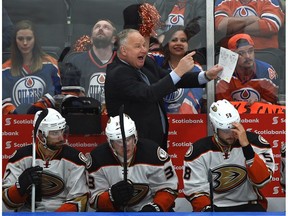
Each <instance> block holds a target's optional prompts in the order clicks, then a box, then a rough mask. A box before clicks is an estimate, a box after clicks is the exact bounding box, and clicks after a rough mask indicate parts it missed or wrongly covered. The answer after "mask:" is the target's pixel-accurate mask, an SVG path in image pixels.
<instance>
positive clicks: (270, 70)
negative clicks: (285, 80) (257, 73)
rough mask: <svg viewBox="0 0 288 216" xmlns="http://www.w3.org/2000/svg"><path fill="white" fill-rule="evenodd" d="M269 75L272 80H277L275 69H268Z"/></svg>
mask: <svg viewBox="0 0 288 216" xmlns="http://www.w3.org/2000/svg"><path fill="white" fill-rule="evenodd" d="M268 73H269V78H270V79H271V80H273V79H276V78H277V72H276V71H275V70H274V69H273V68H268Z"/></svg>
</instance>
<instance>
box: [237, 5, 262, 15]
mask: <svg viewBox="0 0 288 216" xmlns="http://www.w3.org/2000/svg"><path fill="white" fill-rule="evenodd" d="M233 16H234V17H248V16H257V13H256V11H255V10H254V9H253V8H251V7H249V6H242V7H238V8H237V9H236V10H235V12H234V14H233Z"/></svg>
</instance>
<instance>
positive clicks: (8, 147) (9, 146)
mask: <svg viewBox="0 0 288 216" xmlns="http://www.w3.org/2000/svg"><path fill="white" fill-rule="evenodd" d="M11 143H12V141H7V142H6V143H5V149H10V148H11V147H12V145H11Z"/></svg>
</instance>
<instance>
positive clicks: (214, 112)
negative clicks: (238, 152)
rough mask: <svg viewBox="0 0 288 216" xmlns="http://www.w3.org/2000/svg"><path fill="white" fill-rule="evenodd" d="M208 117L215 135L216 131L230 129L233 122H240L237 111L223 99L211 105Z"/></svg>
mask: <svg viewBox="0 0 288 216" xmlns="http://www.w3.org/2000/svg"><path fill="white" fill-rule="evenodd" d="M209 117H210V121H211V123H212V125H213V127H214V132H215V133H217V129H223V130H225V129H231V128H233V125H232V123H233V122H240V115H239V113H238V111H237V109H236V108H235V107H234V106H233V105H232V104H231V103H230V102H229V101H227V100H225V99H223V100H218V101H216V102H214V103H212V105H211V106H210V113H209Z"/></svg>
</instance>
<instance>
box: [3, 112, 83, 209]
mask: <svg viewBox="0 0 288 216" xmlns="http://www.w3.org/2000/svg"><path fill="white" fill-rule="evenodd" d="M33 125H34V135H33V136H34V139H35V141H37V142H36V143H33V145H28V146H25V147H22V148H20V149H18V150H17V151H16V152H15V153H14V154H13V156H12V157H11V158H10V159H9V161H8V164H7V166H6V170H5V175H4V179H3V184H2V190H3V193H2V199H3V202H4V203H5V205H6V206H7V208H9V209H14V210H16V211H29V210H30V208H31V202H32V203H33V201H31V185H32V184H35V185H36V191H37V192H36V197H37V200H36V201H37V204H36V207H35V211H37V212H51V211H58V212H82V211H86V208H87V200H88V194H89V188H88V185H87V182H86V171H85V170H86V169H85V165H86V163H85V162H86V160H85V159H86V157H85V156H84V155H83V154H82V153H80V152H79V151H78V150H76V149H74V148H72V147H70V146H68V145H67V140H66V138H67V137H65V136H66V135H67V132H68V131H67V126H66V121H65V119H64V118H63V117H62V116H61V114H60V113H59V112H57V111H56V110H54V109H51V108H48V109H45V110H43V111H39V112H37V113H36V115H35V117H34V123H33ZM33 148H36V152H37V153H36V158H33V156H32V155H33V154H32V152H33V150H32V149H33ZM33 161H35V166H32V164H33Z"/></svg>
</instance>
